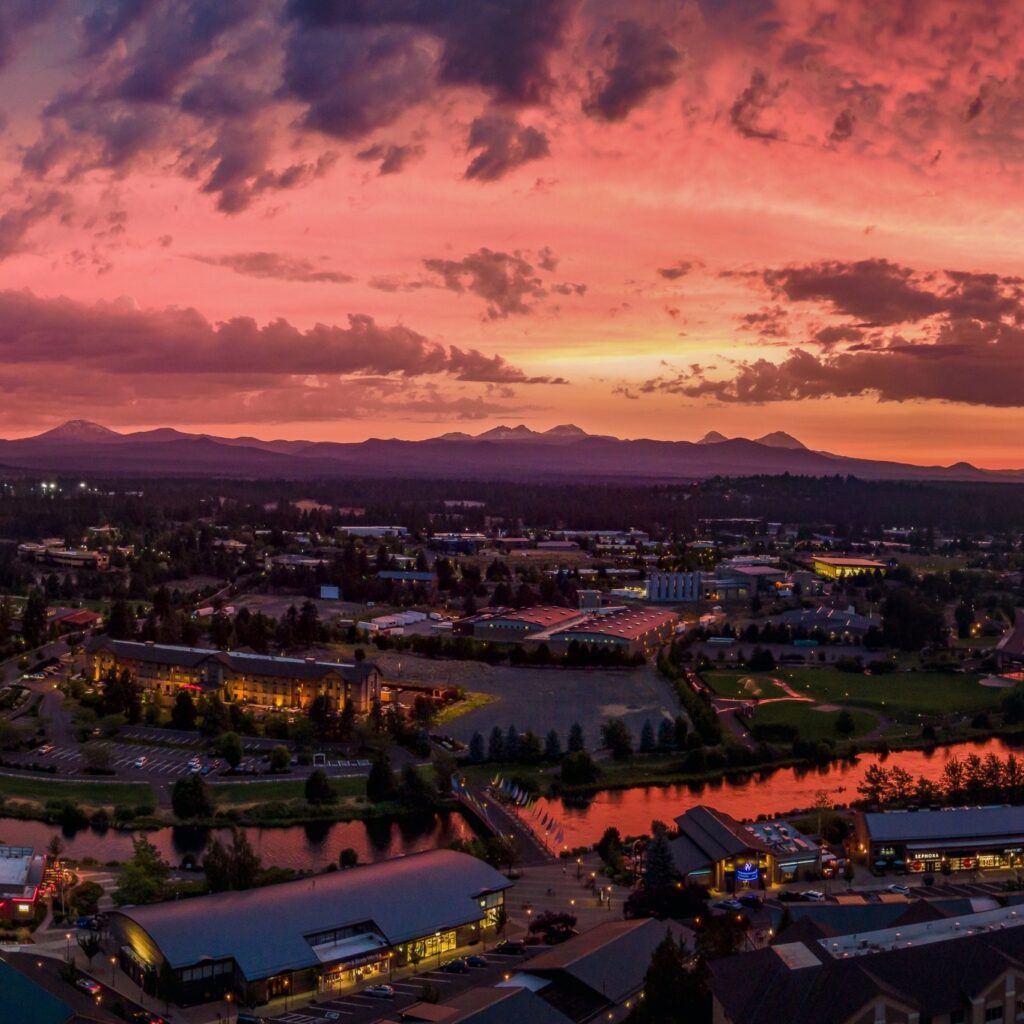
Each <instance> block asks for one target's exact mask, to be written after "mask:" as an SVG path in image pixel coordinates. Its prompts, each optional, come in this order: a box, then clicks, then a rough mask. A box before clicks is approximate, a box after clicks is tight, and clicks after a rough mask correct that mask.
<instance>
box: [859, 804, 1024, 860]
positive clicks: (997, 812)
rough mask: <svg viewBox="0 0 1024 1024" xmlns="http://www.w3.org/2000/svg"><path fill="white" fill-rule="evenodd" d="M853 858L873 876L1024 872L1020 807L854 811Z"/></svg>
mask: <svg viewBox="0 0 1024 1024" xmlns="http://www.w3.org/2000/svg"><path fill="white" fill-rule="evenodd" d="M854 842H855V844H856V850H855V852H856V854H857V855H858V856H860V857H863V858H864V859H865V860H866V862H867V864H868V866H869V867H870V868H871V869H872V870H873V871H875V872H876V873H879V874H881V873H883V872H886V871H897V872H903V871H910V872H915V873H916V872H928V871H941V870H950V871H978V870H983V869H985V868H1020V867H1024V807H1021V806H1017V807H1008V806H1007V807H951V808H947V809H946V810H940V811H877V812H871V811H858V812H857V816H856V820H855V823H854Z"/></svg>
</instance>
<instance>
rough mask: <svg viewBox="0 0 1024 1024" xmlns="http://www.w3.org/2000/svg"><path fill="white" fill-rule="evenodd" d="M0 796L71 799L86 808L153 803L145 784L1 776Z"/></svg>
mask: <svg viewBox="0 0 1024 1024" xmlns="http://www.w3.org/2000/svg"><path fill="white" fill-rule="evenodd" d="M0 797H3V798H4V799H9V800H33V801H35V802H37V803H40V804H45V803H46V802H47V800H71V801H72V802H74V803H76V804H84V805H86V806H88V807H116V806H117V805H118V804H127V805H130V806H133V807H134V806H138V805H140V804H155V803H156V800H155V798H154V796H153V789H152V787H151V786H149V785H148V784H147V783H145V782H78V781H75V782H57V781H56V780H54V779H43V778H23V777H21V776H18V777H14V776H7V775H5V776H0Z"/></svg>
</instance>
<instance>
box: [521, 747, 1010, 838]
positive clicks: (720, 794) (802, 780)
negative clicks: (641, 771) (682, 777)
mask: <svg viewBox="0 0 1024 1024" xmlns="http://www.w3.org/2000/svg"><path fill="white" fill-rule="evenodd" d="M1011 751H1014V752H1015V753H1017V754H1018V755H1019V754H1020V752H1021V751H1020V747H1014V746H1012V745H1011V744H1008V743H1006V742H1004V741H1003V740H999V739H990V740H984V741H982V742H980V743H958V744H954V745H953V746H948V747H936V748H935V749H934V750H901V751H898V752H895V753H892V754H889V755H883V756H879V755H877V754H861V755H860V756H859V758H858V759H857V760H856V761H836V762H832V763H831V764H828V765H823V766H822V767H820V768H780V769H778V770H777V771H774V772H763V773H757V774H753V775H745V776H734V777H733V778H731V779H727V780H717V781H715V782H710V783H704V784H701V785H681V786H644V787H639V788H634V789H620V790H608V791H605V792H602V793H598V794H596V795H595V797H594V798H593V800H591V801H590V802H589V803H588V804H586V806H582V807H574V806H571V805H566V804H564V803H563V802H562V801H561V800H538V801H537V804H536V805H535V807H536V809H537V810H538V812H546V813H547V814H548V815H549V817H551V818H553V819H554V820H555V821H556V822H557V828H560V829H561V830H562V832H563V833H564V845H565V846H567V847H569V848H570V849H571V848H573V847H576V846H586V845H588V844H589V843H594V842H596V841H597V840H598V839H600V837H601V834H602V833H603V832H604V830H605V829H606V828H608V827H609V826H612V825H614V826H615V827H616V828H617V829H618V830H619V831H620V832H621V833H622V834H623V835H624V836H625V835H640V834H642V833H645V832H647V831H648V830H649V829H650V827H651V821H652V820H653V819H655V818H657V819H660V820H661V821H664V822H666V823H668V824H671V823H672V820H673V819H674V818H678V817H679V815H681V814H683V813H684V812H685V811H688V810H689V809H690V808H691V807H696V806H697V805H698V804H709V805H710V806H712V807H715V808H717V809H718V810H722V811H725V812H726V813H728V814H731V815H732V816H733V817H734V818H756V817H757V816H758V815H761V814H785V813H786V812H788V811H791V810H793V809H794V808H803V807H811V806H812V805H813V804H814V801H815V798H816V796H817V794H818V792H819V791H821V790H823V789H824V790H826V791H827V792H828V794H829V796H830V797H831V798H832V801H833V802H834V803H836V804H846V803H850V802H851V801H852V800H856V799H857V798H858V794H857V786H858V784H859V783H860V782H861V780H862V779H863V778H864V773H865V772H866V771H867V770H868V768H869V767H870V766H871V765H874V764H879V763H881V764H886V765H897V764H898V765H899V766H900V767H902V768H905V769H906V770H907V771H908V772H910V773H911V775H913V776H914V778H915V779H916V778H917V777H918V776H920V775H923V776H924V777H925V778H926V779H933V780H934V779H938V778H939V777H940V776H941V775H942V770H943V768H944V766H945V764H946V762H947V761H948V760H949V759H950V758H952V757H954V756H956V757H959V758H963V757H965V756H966V755H967V754H978V755H979V756H981V757H984V756H985V755H986V754H990V753H994V754H999V755H1000V756H1002V757H1005V756H1006V755H1007V754H1009V753H1010V752H1011Z"/></svg>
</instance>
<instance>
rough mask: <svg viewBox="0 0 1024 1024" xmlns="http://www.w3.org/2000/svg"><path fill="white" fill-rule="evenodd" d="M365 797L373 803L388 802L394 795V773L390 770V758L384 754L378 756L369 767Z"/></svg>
mask: <svg viewBox="0 0 1024 1024" xmlns="http://www.w3.org/2000/svg"><path fill="white" fill-rule="evenodd" d="M366 795H367V797H368V798H369V799H370V800H372V801H373V802H374V803H379V802H380V801H381V800H390V799H392V798H393V797H394V795H395V773H394V772H393V771H392V769H391V758H389V757H388V755H387V754H386V753H384V752H381V753H380V754H378V755H377V757H376V758H375V759H374V762H373V764H372V765H371V766H370V774H369V775H368V776H367V777H366Z"/></svg>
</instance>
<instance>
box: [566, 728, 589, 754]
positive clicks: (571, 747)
mask: <svg viewBox="0 0 1024 1024" xmlns="http://www.w3.org/2000/svg"><path fill="white" fill-rule="evenodd" d="M566 749H567V750H568V752H569V753H570V754H576V753H578V752H579V751H581V750H585V749H586V744H585V743H584V742H583V726H582V725H580V723H579V722H573V723H572V728H571V729H570V730H569V740H568V742H567V744H566Z"/></svg>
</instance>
